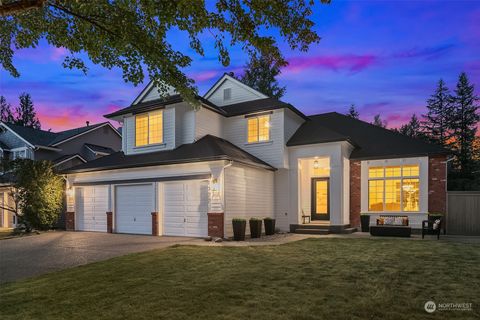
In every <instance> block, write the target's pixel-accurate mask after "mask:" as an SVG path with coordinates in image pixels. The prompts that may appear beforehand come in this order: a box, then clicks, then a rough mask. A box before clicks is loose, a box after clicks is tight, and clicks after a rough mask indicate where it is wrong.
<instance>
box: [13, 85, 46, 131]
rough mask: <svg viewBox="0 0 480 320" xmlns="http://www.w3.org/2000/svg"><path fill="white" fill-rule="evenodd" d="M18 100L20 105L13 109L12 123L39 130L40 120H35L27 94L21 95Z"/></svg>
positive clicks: (35, 116) (34, 112) (34, 113)
mask: <svg viewBox="0 0 480 320" xmlns="http://www.w3.org/2000/svg"><path fill="white" fill-rule="evenodd" d="M19 100H20V104H19V105H18V107H17V108H16V109H15V118H14V123H15V124H17V125H19V126H24V127H30V128H35V129H40V127H41V125H40V120H39V119H38V118H37V113H36V111H35V107H34V106H33V101H32V97H30V95H29V94H28V93H22V94H21V95H20V97H19Z"/></svg>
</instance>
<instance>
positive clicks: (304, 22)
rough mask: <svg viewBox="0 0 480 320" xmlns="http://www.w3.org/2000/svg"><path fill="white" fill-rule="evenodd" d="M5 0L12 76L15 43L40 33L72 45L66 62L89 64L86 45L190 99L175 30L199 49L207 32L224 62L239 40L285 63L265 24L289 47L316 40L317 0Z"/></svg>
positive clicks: (97, 58)
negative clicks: (27, 2) (25, 2)
mask: <svg viewBox="0 0 480 320" xmlns="http://www.w3.org/2000/svg"><path fill="white" fill-rule="evenodd" d="M3 2H4V4H0V63H1V65H2V66H3V67H4V68H5V69H6V70H7V71H8V72H10V74H11V75H12V76H15V77H18V76H19V73H18V71H17V70H16V69H15V67H14V65H13V63H12V59H13V56H14V49H21V48H28V47H35V46H36V45H37V44H38V42H39V40H40V39H42V38H45V39H46V40H47V42H48V43H49V44H50V45H52V46H55V47H64V48H66V49H67V50H68V51H69V52H70V55H69V56H68V57H67V58H66V59H65V61H64V62H63V65H64V66H65V67H67V68H78V69H80V70H82V71H83V72H87V71H88V70H87V68H86V65H85V62H84V61H82V60H81V58H80V57H79V56H78V54H79V53H82V52H84V53H86V54H87V55H88V58H89V59H90V60H91V61H92V62H93V63H95V64H99V65H101V66H103V67H105V68H109V69H110V68H114V67H117V68H120V69H121V70H122V72H123V78H124V80H125V81H128V82H131V83H133V84H135V85H137V84H139V83H141V82H142V81H143V80H144V78H145V76H148V77H149V78H150V79H153V80H154V81H155V82H156V83H160V82H162V83H165V85H170V86H173V87H175V88H176V90H177V91H178V92H179V93H180V94H181V95H182V96H184V97H186V98H187V99H188V98H192V100H193V96H194V94H195V92H196V90H195V87H194V81H193V80H192V79H190V78H188V77H187V76H185V75H184V73H183V72H182V69H183V68H185V67H188V66H189V65H190V64H191V62H192V59H193V57H191V56H189V55H187V54H185V53H184V52H180V51H178V50H176V49H174V44H175V41H176V40H177V39H171V38H169V37H168V34H169V32H171V31H172V30H179V31H180V32H185V33H186V34H187V35H188V38H189V46H190V48H191V49H192V51H193V52H194V53H195V54H198V55H200V56H203V55H204V54H205V48H204V43H203V42H202V40H203V39H205V37H206V36H212V37H213V43H214V47H215V48H216V50H217V55H218V58H219V61H220V62H221V63H222V65H223V66H228V65H229V64H230V56H229V52H228V51H229V47H230V46H234V45H238V44H240V45H241V46H242V47H243V49H244V50H245V51H247V52H248V53H249V54H250V55H253V54H254V53H255V52H262V53H268V54H269V56H270V57H271V59H273V61H277V62H278V63H279V64H285V63H286V62H285V60H284V57H283V56H282V54H281V52H280V50H279V48H278V45H277V43H276V41H275V39H274V38H273V37H272V36H270V35H267V34H266V33H267V30H270V29H275V30H276V31H277V32H278V33H279V34H280V35H281V37H282V38H283V39H284V40H285V41H286V42H287V43H288V45H289V46H290V47H291V48H292V49H299V50H302V51H306V50H307V49H308V48H309V46H310V45H311V44H312V43H316V42H318V41H319V40H320V38H319V36H318V35H317V34H316V32H315V31H313V30H312V29H313V26H314V23H313V21H312V20H311V19H310V16H311V14H312V6H313V5H314V1H305V0H294V1H287V0H276V1H261V0H249V1H241V0H218V1H217V2H216V3H215V5H211V4H206V3H205V2H204V1H190V0H180V1H166V0H165V1H162V0H155V1H152V0H148V1H147V0H137V1H131V0H118V1H105V0H100V1H67V0H56V1H54V0H50V1H33V4H32V5H31V7H29V8H23V7H20V6H18V8H17V9H16V10H15V11H14V12H13V11H12V12H11V11H9V12H10V13H4V12H6V11H4V10H2V9H5V8H6V6H10V7H12V3H13V4H15V3H16V1H3ZM5 2H6V4H5ZM17 2H18V1H17ZM321 2H323V3H328V2H329V1H325V0H322V1H321ZM39 5H40V7H38V6H39ZM41 5H43V6H41ZM2 13H3V14H4V15H3V16H1V14H2ZM160 87H162V86H160Z"/></svg>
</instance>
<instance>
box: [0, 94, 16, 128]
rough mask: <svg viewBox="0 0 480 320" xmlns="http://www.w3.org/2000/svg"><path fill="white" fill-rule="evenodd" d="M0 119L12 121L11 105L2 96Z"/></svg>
mask: <svg viewBox="0 0 480 320" xmlns="http://www.w3.org/2000/svg"><path fill="white" fill-rule="evenodd" d="M0 121H2V122H13V121H14V118H13V113H12V106H11V105H10V103H8V102H7V99H5V97H4V96H0Z"/></svg>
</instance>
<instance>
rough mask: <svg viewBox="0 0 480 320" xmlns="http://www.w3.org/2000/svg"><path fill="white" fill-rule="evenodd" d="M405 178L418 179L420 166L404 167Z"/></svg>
mask: <svg viewBox="0 0 480 320" xmlns="http://www.w3.org/2000/svg"><path fill="white" fill-rule="evenodd" d="M402 169H403V176H404V177H418V176H419V174H420V166H419V165H417V164H410V165H405V166H403V168H402Z"/></svg>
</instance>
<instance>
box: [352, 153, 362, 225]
mask: <svg viewBox="0 0 480 320" xmlns="http://www.w3.org/2000/svg"><path fill="white" fill-rule="evenodd" d="M361 183H362V167H361V161H355V160H350V226H351V227H359V226H360V211H361V198H362V195H361V186H362V185H361Z"/></svg>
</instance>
